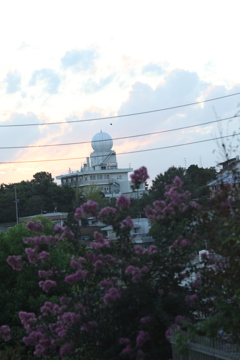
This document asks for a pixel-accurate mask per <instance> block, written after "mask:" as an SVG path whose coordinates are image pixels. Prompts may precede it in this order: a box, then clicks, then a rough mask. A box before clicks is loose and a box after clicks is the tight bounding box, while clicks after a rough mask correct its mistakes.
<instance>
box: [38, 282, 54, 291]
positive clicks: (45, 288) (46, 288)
mask: <svg viewBox="0 0 240 360" xmlns="http://www.w3.org/2000/svg"><path fill="white" fill-rule="evenodd" d="M38 285H39V286H40V288H41V289H42V290H43V291H44V292H46V293H48V292H49V291H50V290H51V289H52V288H54V287H56V286H57V283H56V281H54V280H49V279H47V280H45V281H39V283H38Z"/></svg>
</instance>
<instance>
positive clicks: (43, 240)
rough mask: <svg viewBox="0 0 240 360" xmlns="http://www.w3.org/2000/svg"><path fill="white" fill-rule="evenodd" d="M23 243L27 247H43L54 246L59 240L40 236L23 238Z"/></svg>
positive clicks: (53, 237)
mask: <svg viewBox="0 0 240 360" xmlns="http://www.w3.org/2000/svg"><path fill="white" fill-rule="evenodd" d="M23 242H24V243H25V244H27V245H33V246H36V245H44V244H49V245H54V244H56V243H57V242H59V238H58V237H57V236H45V235H40V236H36V237H34V238H32V237H27V238H24V239H23Z"/></svg>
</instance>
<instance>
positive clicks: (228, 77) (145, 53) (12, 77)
mask: <svg viewBox="0 0 240 360" xmlns="http://www.w3.org/2000/svg"><path fill="white" fill-rule="evenodd" d="M239 8H240V6H239V1H238V0H236V1H235V0H229V1H228V2H227V3H226V2H222V3H221V2H219V1H215V0H211V1H209V0H208V1H205V0H202V1H197V0H196V1H192V0H191V1H187V0H182V1H178V0H169V1H161V0H148V1H147V2H146V1H140V0H138V1H135V0H128V1H125V0H121V1H117V0H116V1H112V0H110V1H107V0H102V1H98V0H88V1H82V0H68V1H55V0H48V1H45V0H41V1H39V0H35V1H32V0H21V1H19V0H8V1H7V2H4V4H3V5H2V6H1V12H0V34H1V35H0V39H1V41H0V46H1V57H0V155H1V156H0V183H6V184H8V183H16V182H20V181H22V180H31V179H32V178H33V175H34V174H35V173H36V172H39V171H47V172H50V173H51V174H52V176H53V177H56V176H57V175H61V174H66V173H68V171H69V169H71V171H76V170H79V169H80V167H81V165H82V164H83V163H84V159H85V158H86V157H87V156H89V154H90V153H91V152H92V148H91V139H92V138H93V136H94V135H95V134H96V133H97V132H99V131H101V130H102V131H104V132H107V133H108V134H109V135H111V137H112V138H113V142H114V146H113V150H115V151H116V153H117V154H120V153H127V152H129V153H128V154H124V155H118V166H119V168H121V167H123V168H126V167H132V168H134V169H137V168H139V167H140V166H143V165H144V166H146V167H147V168H148V172H149V175H150V182H151V181H152V180H154V178H155V177H156V176H157V175H158V174H160V173H162V172H164V171H166V170H167V169H168V168H169V167H170V166H176V167H178V166H182V167H185V166H186V167H188V166H190V165H191V164H196V165H198V166H200V167H210V166H216V165H217V164H218V163H219V162H221V161H224V160H225V156H226V154H224V151H223V146H222V141H224V144H225V148H226V149H227V150H226V152H227V154H228V156H229V157H235V156H236V155H237V154H239V152H238V144H239V136H238V135H237V134H238V133H240V130H239V117H238V115H239V114H240V94H238V95H235V96H229V97H225V98H222V99H219V100H215V101H209V102H202V103H198V104H196V105H194V106H193V105H192V106H186V107H179V108H175V109H170V110H165V111H159V112H152V113H151V112H150V113H145V114H142V115H136V116H126V117H115V118H112V119H101V118H104V117H105V118H106V117H110V116H118V115H127V114H132V113H139V112H147V111H152V110H157V109H164V108H169V107H170V108H171V107H176V106H178V105H184V104H189V103H195V102H200V101H205V100H209V99H213V98H216V97H223V96H228V95H231V94H235V93H240V70H239V64H240V51H239V49H238V46H239V44H238V43H239ZM94 118H98V119H100V120H95V121H92V120H91V119H94ZM226 118H231V119H229V120H221V119H226ZM76 120H89V121H80V122H71V121H76ZM214 121H215V122H214ZM55 122H60V124H51V125H49V123H55ZM207 122H208V124H205V123H207ZM29 124H34V125H31V126H22V125H29ZM40 124H43V125H40ZM6 125H8V126H6ZM9 125H11V126H9ZM16 125H18V126H16ZM19 125H21V126H19ZM192 125H196V126H194V127H188V126H192ZM186 127H188V128H186ZM177 128H185V129H181V130H175V131H173V130H174V129H177ZM166 130H171V131H166ZM162 131H166V132H162ZM161 132H162V133H161ZM150 133H155V134H152V135H145V136H135V137H133V136H134V135H143V134H150ZM220 136H224V137H225V138H224V140H214V139H215V138H218V137H220ZM116 138H122V139H118V140H114V139H116ZM80 142H85V144H75V145H63V146H46V145H56V144H69V143H80ZM192 142H196V143H195V144H191V145H187V144H189V143H192ZM43 145H45V146H44V147H43ZM23 147H25V148H23ZM151 149H155V150H151ZM143 150H144V151H143ZM145 150H147V151H145ZM57 159H58V160H57ZM59 159H61V160H59ZM71 159H72V160H71ZM73 159H75V160H73ZM40 160H44V161H40ZM49 160H55V161H49ZM31 161H35V162H31Z"/></svg>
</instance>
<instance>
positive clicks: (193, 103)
mask: <svg viewBox="0 0 240 360" xmlns="http://www.w3.org/2000/svg"><path fill="white" fill-rule="evenodd" d="M236 95H240V92H237V93H234V94H229V95H224V96H219V97H216V98H212V99H207V100H202V101H196V102H192V103H188V104H182V105H176V106H171V107H167V108H161V109H156V110H148V111H141V112H136V113H129V114H123V115H115V116H106V117H101V118H92V119H88V120H87V119H86V120H84V119H83V120H80V119H78V120H70V121H57V122H49V123H39V124H33V123H32V124H4V125H0V127H20V126H46V125H59V124H70V123H79V122H90V121H101V120H110V119H117V118H123V117H127V116H137V115H145V114H151V113H155V112H160V111H166V110H173V109H179V108H182V107H187V106H193V105H199V104H202V103H206V102H210V101H215V100H220V99H225V98H228V97H230V96H236Z"/></svg>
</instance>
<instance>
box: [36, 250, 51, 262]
mask: <svg viewBox="0 0 240 360" xmlns="http://www.w3.org/2000/svg"><path fill="white" fill-rule="evenodd" d="M38 256H39V259H40V260H41V262H46V261H47V260H48V259H49V257H50V254H49V253H48V252H47V251H42V252H40V254H39V255H38Z"/></svg>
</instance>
